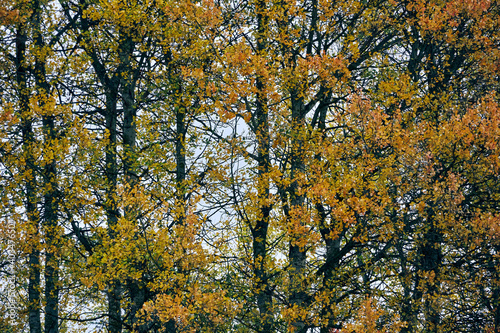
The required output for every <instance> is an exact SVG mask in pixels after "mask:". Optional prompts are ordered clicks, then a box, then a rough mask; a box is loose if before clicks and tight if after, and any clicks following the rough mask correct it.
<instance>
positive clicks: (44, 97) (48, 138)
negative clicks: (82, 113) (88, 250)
mask: <svg viewBox="0 0 500 333" xmlns="http://www.w3.org/2000/svg"><path fill="white" fill-rule="evenodd" d="M33 9H34V11H33V25H34V27H33V28H34V32H35V46H36V49H37V51H38V52H39V54H37V56H36V58H35V68H34V69H35V72H34V76H35V86H36V91H37V95H38V104H39V106H40V108H42V109H43V108H45V106H46V105H47V101H48V99H49V98H50V86H49V83H48V82H47V77H46V66H45V65H46V59H45V54H46V52H45V48H46V45H45V42H44V40H43V35H42V31H41V26H42V24H41V14H42V13H41V10H42V8H41V4H40V1H34V3H33ZM51 113H52V110H46V112H44V115H43V116H42V125H43V135H44V142H45V148H44V149H48V150H50V149H52V147H51V145H52V144H54V142H55V139H56V129H55V119H54V116H53V115H52V114H51ZM47 155H49V156H50V154H47ZM44 163H45V165H44V168H43V182H44V184H43V185H44V193H45V194H44V203H43V208H44V209H43V219H42V221H43V222H42V223H43V229H44V237H45V246H46V248H45V271H44V273H45V274H44V277H45V329H44V331H45V333H57V332H58V331H59V320H58V318H59V288H58V280H59V273H58V270H59V263H58V256H57V237H58V236H57V231H56V229H57V209H58V203H57V200H58V199H57V187H58V184H57V167H56V160H55V158H54V157H52V159H51V160H46V161H44Z"/></svg>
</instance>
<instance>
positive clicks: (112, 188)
mask: <svg viewBox="0 0 500 333" xmlns="http://www.w3.org/2000/svg"><path fill="white" fill-rule="evenodd" d="M116 86H117V85H116ZM113 88H114V87H113ZM106 95H107V96H106V120H105V121H106V129H107V131H108V133H109V137H108V145H107V147H106V157H105V159H106V171H105V172H106V181H107V186H106V219H107V223H108V234H109V237H110V238H111V239H115V238H116V236H117V234H116V226H117V224H118V216H119V213H118V205H117V202H116V191H117V178H118V163H117V160H116V143H117V130H116V123H117V112H116V103H117V98H118V94H117V91H116V89H108V91H107V94H106ZM121 289H122V286H121V282H120V280H118V279H116V280H114V281H112V282H110V284H109V285H108V291H107V297H108V316H109V321H108V325H109V328H108V329H109V332H110V333H120V332H121V331H122V319H121V294H122V292H121Z"/></svg>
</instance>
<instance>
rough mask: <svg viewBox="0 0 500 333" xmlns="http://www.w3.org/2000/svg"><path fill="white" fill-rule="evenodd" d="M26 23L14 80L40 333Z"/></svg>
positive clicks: (31, 313) (34, 313) (33, 329)
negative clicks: (25, 174)
mask: <svg viewBox="0 0 500 333" xmlns="http://www.w3.org/2000/svg"><path fill="white" fill-rule="evenodd" d="M26 29H27V27H26V23H25V22H22V23H20V24H19V26H18V29H17V31H16V81H17V86H18V91H19V107H20V114H21V130H22V139H23V154H24V155H25V160H26V165H25V168H26V169H27V170H26V171H27V173H28V174H30V175H31V177H27V178H26V182H25V186H26V215H27V216H28V228H29V233H28V234H29V237H30V243H31V244H32V245H31V247H30V253H29V255H28V256H29V258H28V272H29V280H28V323H29V330H30V333H41V332H42V324H41V320H40V250H39V249H38V245H37V244H38V243H39V238H40V235H39V216H38V212H37V208H36V206H37V200H36V193H35V188H36V178H35V173H36V171H35V167H34V166H35V160H34V157H33V155H32V153H31V150H32V149H33V147H32V145H33V144H34V143H35V140H34V136H33V126H32V119H31V115H30V108H29V91H28V85H27V64H26V41H27V35H26Z"/></svg>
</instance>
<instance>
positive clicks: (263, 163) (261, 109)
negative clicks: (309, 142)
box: [252, 0, 273, 333]
mask: <svg viewBox="0 0 500 333" xmlns="http://www.w3.org/2000/svg"><path fill="white" fill-rule="evenodd" d="M255 10H256V14H257V53H258V54H259V55H262V54H263V53H264V52H265V50H266V48H267V45H268V41H267V33H268V24H269V19H268V14H267V12H266V11H267V6H266V2H265V0H258V1H257V2H256V7H255ZM256 88H257V99H256V111H255V118H256V120H257V128H256V129H255V131H256V137H257V159H258V162H257V163H258V180H257V194H258V201H259V202H258V205H259V215H258V217H257V219H256V223H255V226H254V227H252V239H253V241H252V250H253V270H254V276H255V284H256V285H255V288H256V290H257V295H256V296H257V307H258V309H259V313H260V318H261V322H260V327H259V329H258V331H259V332H261V333H267V332H272V331H273V315H272V308H273V304H272V302H273V300H272V295H271V289H270V286H269V281H268V274H267V271H266V267H265V262H266V257H267V234H268V227H269V215H270V211H271V207H270V203H269V186H270V185H269V170H270V160H269V150H270V144H269V116H268V101H267V96H266V91H265V90H266V87H265V78H264V77H262V76H261V75H260V74H259V73H257V78H256Z"/></svg>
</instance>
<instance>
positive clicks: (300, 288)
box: [287, 91, 307, 332]
mask: <svg viewBox="0 0 500 333" xmlns="http://www.w3.org/2000/svg"><path fill="white" fill-rule="evenodd" d="M291 103H292V131H291V133H292V138H291V139H292V143H291V144H292V154H291V158H290V164H291V171H290V178H291V181H292V183H291V185H290V188H289V195H290V208H291V210H292V211H299V212H300V213H299V214H292V215H291V216H290V215H289V214H287V215H288V216H287V218H288V220H292V219H296V218H297V216H303V213H302V212H301V211H303V210H304V203H305V197H304V194H301V193H300V191H299V190H300V189H299V181H298V178H300V175H301V174H302V173H303V172H304V171H305V162H304V152H303V146H304V135H305V133H304V131H305V118H304V116H305V114H304V103H303V100H302V98H299V97H298V94H297V92H295V91H293V92H292V101H291ZM293 223H299V224H301V225H302V224H303V221H293ZM304 237H307V235H291V242H290V250H289V261H290V266H291V272H290V296H289V303H290V306H291V307H297V308H301V307H303V306H304V305H305V304H304V302H305V300H306V297H307V293H306V290H305V285H304V278H305V268H306V255H307V252H306V249H305V247H304V246H303V245H302V241H303V238H304ZM291 325H292V326H293V327H294V332H305V331H306V330H307V327H306V325H305V322H304V321H303V320H302V319H296V320H294V321H292V323H291Z"/></svg>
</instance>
